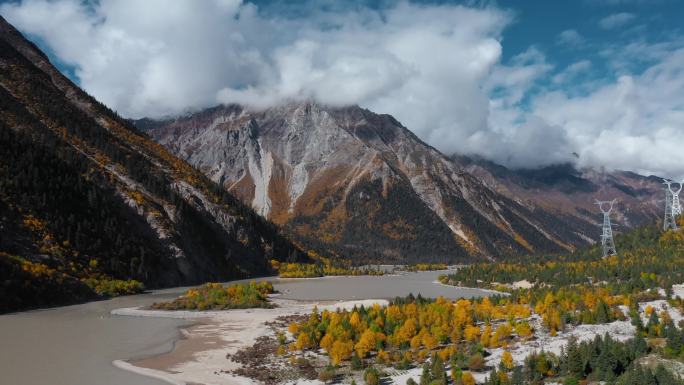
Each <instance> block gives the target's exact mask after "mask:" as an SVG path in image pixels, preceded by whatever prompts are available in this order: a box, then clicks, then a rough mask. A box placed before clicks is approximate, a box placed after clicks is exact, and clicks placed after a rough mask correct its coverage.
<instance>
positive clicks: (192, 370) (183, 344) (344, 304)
mask: <svg viewBox="0 0 684 385" xmlns="http://www.w3.org/2000/svg"><path fill="white" fill-rule="evenodd" d="M271 301H272V302H273V303H274V304H275V305H277V307H276V308H273V309H236V310H226V311H207V312H194V311H164V310H148V309H143V308H123V309H115V310H113V311H112V312H111V313H112V314H113V315H118V316H129V317H131V316H133V317H159V318H176V319H185V320H193V321H197V324H195V325H193V326H191V327H188V328H184V329H181V333H182V336H183V338H182V339H180V340H179V341H177V342H176V344H175V346H174V349H173V350H172V351H170V352H169V353H165V354H161V355H156V356H151V357H147V358H143V359H138V360H132V361H125V360H116V361H114V362H113V364H114V365H115V366H117V367H119V368H121V369H124V370H128V371H132V372H134V373H137V374H142V375H146V376H152V377H154V378H157V379H162V380H164V381H166V382H168V383H169V384H174V385H177V384H204V385H209V384H212V385H214V384H215V385H246V384H254V383H255V382H254V381H253V380H252V379H250V378H247V377H241V376H237V375H234V374H232V373H231V372H232V371H233V370H236V369H238V368H239V367H240V366H241V365H240V364H238V363H235V362H233V361H231V360H228V359H226V357H227V356H228V355H233V354H235V353H237V352H238V351H239V350H241V349H243V348H246V347H249V346H252V345H253V344H254V343H255V342H256V341H257V339H258V338H259V337H265V336H268V337H274V336H275V333H274V332H273V329H272V327H271V326H270V325H269V323H272V322H275V321H276V319H278V318H279V317H283V316H294V315H298V314H299V315H304V314H307V313H309V312H311V310H313V308H314V307H318V309H319V310H324V309H328V310H335V309H338V308H339V309H351V308H353V307H354V306H361V305H363V306H372V305H373V304H376V303H377V304H379V305H385V304H387V303H388V301H387V300H384V299H367V300H353V301H296V300H287V299H281V298H278V297H272V298H271Z"/></svg>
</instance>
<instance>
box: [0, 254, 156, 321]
mask: <svg viewBox="0 0 684 385" xmlns="http://www.w3.org/2000/svg"><path fill="white" fill-rule="evenodd" d="M0 282H4V283H5V284H4V285H0V314H3V313H7V312H11V311H16V310H20V309H21V310H26V309H31V308H44V307H52V306H55V305H57V304H60V305H65V304H70V303H80V302H86V301H89V300H98V299H106V298H112V297H117V296H121V295H130V294H139V293H142V292H144V291H145V285H143V284H142V283H141V282H139V281H136V280H132V279H129V280H122V279H116V278H112V277H110V276H108V275H106V274H103V273H101V272H99V271H98V269H97V264H96V262H91V263H90V264H89V265H88V266H87V267H85V268H84V267H82V266H79V265H75V264H70V265H68V266H67V267H64V266H49V265H48V264H46V263H41V262H32V261H29V260H27V259H25V258H22V257H18V256H15V255H12V254H8V253H5V252H0Z"/></svg>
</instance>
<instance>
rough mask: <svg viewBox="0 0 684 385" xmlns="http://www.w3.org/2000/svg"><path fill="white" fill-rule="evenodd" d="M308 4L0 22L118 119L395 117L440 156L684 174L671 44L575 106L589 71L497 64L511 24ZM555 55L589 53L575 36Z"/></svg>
mask: <svg viewBox="0 0 684 385" xmlns="http://www.w3.org/2000/svg"><path fill="white" fill-rule="evenodd" d="M316 4H318V3H314V2H312V3H310V6H307V7H304V9H305V10H306V12H308V13H307V14H306V15H304V14H302V12H303V11H302V10H299V11H298V12H294V13H290V12H276V11H273V10H271V11H265V10H264V9H260V8H258V7H257V6H256V5H254V4H251V3H244V2H242V1H240V0H207V1H205V2H202V4H201V5H202V6H198V4H197V2H196V1H192V0H174V1H172V2H169V1H163V0H146V1H137V0H117V1H108V0H101V1H98V2H93V3H86V2H83V1H81V0H49V1H48V0H24V1H22V2H19V3H6V4H2V5H0V13H1V14H2V15H3V16H4V17H6V18H7V19H8V20H9V21H10V22H11V23H13V24H15V25H16V26H17V27H18V28H19V29H20V30H22V31H23V32H25V33H28V34H29V35H30V36H31V37H37V38H39V39H41V41H42V43H43V44H44V45H45V46H48V47H49V48H50V50H51V51H52V52H53V53H54V55H55V56H56V57H58V58H59V59H60V61H62V62H64V63H67V64H69V65H71V66H73V67H74V68H75V76H76V77H77V80H78V81H79V82H80V84H81V85H82V86H83V88H85V89H86V90H87V91H88V92H90V93H91V94H93V95H95V96H96V97H97V98H98V99H100V100H101V101H103V102H104V103H106V104H107V105H109V106H111V107H112V108H114V109H116V110H117V111H119V112H120V113H122V114H123V115H124V116H128V117H142V116H151V117H163V116H169V115H175V114H180V113H183V112H185V111H187V110H193V109H199V108H203V107H208V106H212V105H215V104H217V103H242V104H248V105H251V106H255V107H266V106H270V105H274V104H277V103H281V102H283V101H289V100H308V99H315V100H317V101H319V102H321V103H326V104H331V105H348V104H360V105H362V106H364V107H367V108H370V109H371V110H374V111H376V112H379V113H389V114H392V115H394V116H396V117H397V118H398V119H399V120H400V121H401V122H402V123H403V124H404V125H405V126H407V127H408V128H410V129H411V130H412V131H414V132H415V133H416V134H417V135H418V136H420V137H421V138H422V139H423V140H425V141H426V142H428V143H429V144H431V145H433V146H435V147H437V148H438V149H439V150H441V151H443V152H444V153H447V154H450V153H455V152H457V153H462V154H480V155H483V156H485V157H488V158H490V159H492V160H494V161H498V162H501V163H504V164H506V165H509V166H515V167H536V166H543V165H548V164H552V163H558V162H566V161H576V160H575V159H574V156H573V155H572V153H573V152H575V153H578V154H579V155H580V158H579V160H578V162H579V163H580V165H586V166H608V167H614V168H618V169H630V170H634V171H640V172H656V173H661V174H664V175H672V176H678V175H682V174H684V166H682V165H684V152H683V151H681V150H680V149H681V147H682V145H684V139H681V138H679V137H678V136H677V131H680V130H681V128H682V127H684V114H683V113H682V112H681V111H684V106H683V105H682V101H683V100H684V84H682V82H683V81H684V80H683V79H684V76H682V75H681V74H682V72H683V69H684V48H682V45H681V44H679V43H673V42H663V43H657V44H650V43H647V42H644V41H636V42H632V43H630V44H628V45H626V46H618V45H616V46H613V47H607V48H605V47H604V48H603V50H602V51H599V55H601V56H603V57H604V58H606V61H607V64H608V66H612V67H613V68H615V72H616V73H618V74H620V75H621V76H619V77H618V79H617V80H615V81H611V80H610V79H602V81H601V82H595V83H596V84H594V83H592V84H591V86H590V87H584V88H582V89H581V92H577V86H576V85H574V83H576V80H577V79H581V77H580V75H582V76H586V74H587V73H589V72H590V71H591V70H592V63H591V62H590V61H589V60H587V59H584V58H580V60H578V61H576V62H575V63H571V64H567V65H563V66H558V68H556V66H554V65H553V64H552V63H550V62H549V60H547V58H546V56H545V54H544V52H543V51H542V50H540V49H539V48H537V47H534V46H532V47H530V48H529V49H527V50H525V51H524V52H522V53H519V54H518V55H516V56H514V57H513V58H512V59H510V60H507V61H506V62H505V63H503V62H502V42H505V41H503V40H502V31H504V30H505V28H506V27H507V26H508V25H509V24H510V23H512V21H513V15H512V14H511V13H509V12H507V11H505V10H501V9H499V8H496V7H489V6H486V7H481V6H479V7H477V8H473V7H468V6H458V5H419V4H412V3H406V2H399V3H389V5H387V6H384V7H380V8H379V9H375V8H369V7H364V6H358V5H357V6H353V7H345V6H342V5H340V4H341V3H326V4H327V5H326V6H325V7H323V6H320V5H318V6H317V5H316ZM332 9H334V11H332ZM557 42H558V43H559V44H562V45H563V46H568V47H578V46H580V45H582V44H584V42H585V40H584V38H583V37H582V35H580V34H579V32H577V31H576V30H574V29H569V30H565V31H563V32H561V33H560V34H559V35H558V38H557ZM636 62H638V63H639V66H640V67H642V69H641V70H640V71H638V72H635V71H634V70H633V68H632V67H631V66H630V65H629V63H636ZM643 68H648V69H647V70H646V71H643Z"/></svg>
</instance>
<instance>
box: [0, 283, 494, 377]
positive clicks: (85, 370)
mask: <svg viewBox="0 0 684 385" xmlns="http://www.w3.org/2000/svg"><path fill="white" fill-rule="evenodd" d="M443 273H444V272H419V273H407V274H402V275H387V276H382V277H369V276H361V277H326V278H316V279H284V280H283V279H277V278H262V279H269V280H271V281H272V282H273V283H274V286H275V288H276V290H278V291H279V292H280V293H281V294H280V296H282V297H283V298H288V299H297V300H338V299H339V300H351V299H368V298H374V299H381V298H385V299H391V298H394V297H396V296H404V295H408V294H409V293H413V294H414V295H417V294H418V293H420V294H421V295H423V296H424V297H437V296H444V297H448V298H459V297H473V296H482V295H487V293H486V292H484V291H481V290H478V289H467V288H456V287H448V286H444V285H440V284H438V283H436V282H435V280H436V279H437V276H438V275H439V274H443ZM185 290H186V288H174V289H164V290H157V291H153V292H150V293H146V294H141V295H135V296H128V297H121V298H115V299H111V300H107V301H98V302H90V303H86V304H82V305H74V306H65V307H59V308H53V309H46V310H36V311H29V312H23V313H15V314H9V315H3V316H0V384H2V385H42V384H45V385H48V384H49V385H161V384H165V383H164V382H162V381H160V380H156V379H152V378H148V377H144V376H140V375H137V374H135V373H131V372H127V371H124V370H121V369H118V368H116V367H114V366H113V365H112V361H114V360H118V359H134V358H142V357H147V356H151V355H156V354H161V353H164V352H168V351H169V350H171V349H173V344H174V342H175V341H176V340H178V338H180V332H179V328H180V327H183V326H187V325H189V324H190V322H188V321H183V320H177V319H170V318H147V317H127V316H114V315H111V314H110V311H111V310H113V309H117V308H123V307H133V306H146V305H150V304H152V303H153V302H159V301H164V300H168V299H171V298H173V297H175V296H177V295H178V294H180V293H182V292H184V291H185Z"/></svg>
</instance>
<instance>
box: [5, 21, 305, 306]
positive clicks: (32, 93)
mask: <svg viewBox="0 0 684 385" xmlns="http://www.w3.org/2000/svg"><path fill="white" fill-rule="evenodd" d="M0 229H1V233H0V282H3V284H2V286H0V312H2V311H4V310H11V309H16V308H21V307H26V306H37V305H50V304H56V303H64V302H69V301H72V300H81V299H85V298H90V297H92V296H93V295H95V294H94V292H100V291H104V290H102V287H105V286H106V282H108V281H109V280H111V279H112V278H117V279H130V278H133V279H137V280H140V281H143V282H144V283H145V284H147V285H148V286H152V287H154V286H168V285H180V284H191V283H197V282H201V281H205V280H222V279H227V278H230V277H243V276H248V275H253V274H258V273H264V272H266V271H267V261H268V259H270V258H278V259H281V258H287V257H292V258H296V256H297V254H298V252H297V250H298V249H297V248H296V247H295V246H294V245H293V244H292V243H290V242H289V241H288V240H287V239H286V238H284V237H283V236H281V235H280V234H279V231H278V229H277V227H276V226H275V225H273V224H272V223H269V222H267V221H265V220H264V219H263V218H261V217H260V216H259V215H257V214H256V213H254V212H253V210H251V209H250V208H248V207H246V206H245V205H243V204H242V203H241V202H240V201H239V200H238V199H235V198H234V197H233V196H232V195H230V194H229V193H227V192H226V191H225V190H224V189H222V188H220V187H219V186H217V185H216V184H214V183H212V182H211V181H210V180H208V179H207V178H206V177H205V176H204V175H203V174H202V173H200V172H198V171H197V170H195V169H193V168H192V167H191V166H189V165H188V164H187V163H185V162H184V161H182V160H180V159H178V158H176V157H174V156H173V155H171V154H170V153H168V152H167V151H166V150H165V149H164V148H162V147H161V146H160V145H158V144H156V143H155V142H154V141H152V140H150V139H149V138H148V137H147V136H145V135H142V134H140V133H139V132H138V131H137V130H136V129H135V128H134V127H132V126H131V125H130V124H129V123H128V122H127V121H124V120H123V119H121V118H119V117H118V116H117V115H116V114H115V113H113V112H112V111H110V110H108V109H107V108H106V107H104V106H103V105H101V104H100V103H98V102H97V101H96V100H94V99H93V98H92V97H90V96H88V95H87V94H85V93H84V92H83V91H82V90H80V89H79V88H78V87H77V86H75V85H74V84H73V83H71V82H70V81H69V80H68V79H67V78H65V77H64V76H63V75H61V74H60V73H59V71H57V69H55V68H54V67H53V66H52V65H51V64H50V62H49V60H48V59H47V57H46V56H45V55H44V54H43V53H42V52H40V51H39V50H38V49H37V47H35V46H34V45H33V44H32V43H30V42H29V41H27V40H25V39H24V37H23V36H22V35H21V34H20V33H19V32H17V31H16V30H15V29H14V28H13V27H12V26H11V25H9V24H8V23H7V22H6V21H5V20H4V19H2V18H1V17H0ZM117 284H119V283H116V284H115V286H116V285H117ZM120 285H121V286H125V285H124V284H120ZM48 287H60V288H61V290H63V291H64V293H62V294H60V295H57V296H56V297H57V298H51V297H50V298H49V299H46V298H48V297H45V295H46V294H49V293H48V292H50V291H51V290H48V289H46V288H48ZM29 289H30V293H29V292H28V291H27V290H29ZM116 289H117V288H116V287H115V288H113V289H112V290H111V291H116ZM17 293H21V295H18V294H17ZM17 296H18V298H17Z"/></svg>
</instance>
